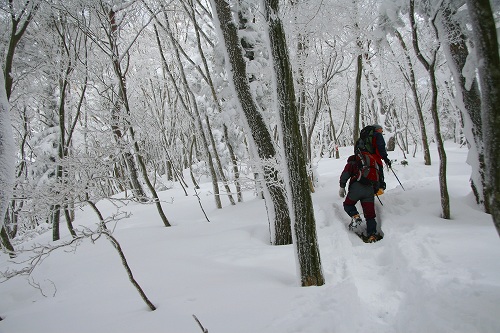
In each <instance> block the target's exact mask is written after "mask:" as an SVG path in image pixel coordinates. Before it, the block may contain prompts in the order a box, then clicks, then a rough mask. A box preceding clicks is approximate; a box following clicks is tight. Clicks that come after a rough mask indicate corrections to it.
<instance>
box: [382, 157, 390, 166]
mask: <svg viewBox="0 0 500 333" xmlns="http://www.w3.org/2000/svg"><path fill="white" fill-rule="evenodd" d="M384 162H385V164H386V165H387V166H388V167H389V168H390V167H391V160H390V159H388V158H387V157H386V158H384Z"/></svg>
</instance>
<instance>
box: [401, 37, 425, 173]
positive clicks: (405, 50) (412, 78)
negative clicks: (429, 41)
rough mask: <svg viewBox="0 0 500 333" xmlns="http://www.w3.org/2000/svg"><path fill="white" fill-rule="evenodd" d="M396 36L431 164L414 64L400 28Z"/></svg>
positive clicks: (423, 146) (423, 144)
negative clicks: (406, 67) (403, 57)
mask: <svg viewBox="0 0 500 333" xmlns="http://www.w3.org/2000/svg"><path fill="white" fill-rule="evenodd" d="M394 34H395V35H396V38H397V39H398V41H399V44H400V45H401V48H402V49H403V53H404V55H405V59H406V65H407V66H408V77H407V80H408V84H409V85H410V89H411V93H412V94H413V101H414V102H415V109H416V110H417V117H418V124H419V125H420V135H421V139H422V149H423V151H424V164H425V165H431V152H430V149H429V140H428V139H427V130H426V129H425V120H424V113H423V111H422V105H421V104H420V98H419V97H418V91H417V81H416V80H415V72H414V70H413V64H412V62H411V59H410V55H409V53H408V47H407V46H406V43H405V41H404V40H403V37H402V36H401V34H400V33H399V31H398V30H395V31H394Z"/></svg>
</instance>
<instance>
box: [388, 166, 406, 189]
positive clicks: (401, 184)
mask: <svg viewBox="0 0 500 333" xmlns="http://www.w3.org/2000/svg"><path fill="white" fill-rule="evenodd" d="M389 169H391V171H392V173H393V174H394V177H396V179H397V180H398V182H399V185H401V188H402V189H403V191H406V190H405V188H404V187H403V184H401V181H400V180H399V178H398V176H397V175H396V173H395V172H394V170H393V169H392V167H389Z"/></svg>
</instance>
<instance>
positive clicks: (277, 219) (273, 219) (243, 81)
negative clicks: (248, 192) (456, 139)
mask: <svg viewBox="0 0 500 333" xmlns="http://www.w3.org/2000/svg"><path fill="white" fill-rule="evenodd" d="M213 8H215V10H216V13H217V16H218V18H219V23H220V28H221V31H222V37H223V40H224V43H225V46H226V51H227V64H228V65H227V66H228V73H229V75H232V81H233V83H234V87H235V90H236V95H237V97H238V102H239V104H240V107H241V110H243V113H244V115H245V119H246V121H247V124H248V128H250V130H251V135H252V138H253V142H254V144H255V146H256V148H257V154H258V156H259V158H260V160H261V161H262V165H263V175H264V183H265V185H266V188H267V190H268V192H269V196H270V199H271V201H272V209H273V211H272V212H270V211H268V216H269V218H270V223H271V224H272V225H274V230H273V231H274V235H273V237H272V238H274V240H273V243H274V244H276V245H285V244H291V243H292V232H291V219H290V213H289V211H288V204H287V201H286V195H285V191H284V188H283V181H282V180H280V178H279V172H278V170H277V169H276V167H275V165H276V150H275V148H274V145H273V141H272V138H271V134H270V133H269V131H268V129H267V126H266V124H265V122H264V119H263V118H262V116H261V114H260V112H259V110H258V107H257V104H256V103H255V101H254V99H253V97H252V94H251V91H250V85H249V82H248V76H247V73H246V63H245V59H244V58H243V51H242V48H241V45H240V42H239V38H238V30H237V26H236V24H235V23H234V21H233V19H232V13H231V9H230V7H229V4H228V3H227V2H226V1H224V0H213ZM268 208H271V207H269V206H268Z"/></svg>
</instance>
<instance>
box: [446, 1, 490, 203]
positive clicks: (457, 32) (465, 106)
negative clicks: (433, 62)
mask: <svg viewBox="0 0 500 333" xmlns="http://www.w3.org/2000/svg"><path fill="white" fill-rule="evenodd" d="M449 6H451V4H449V5H448V6H447V7H445V8H444V9H443V12H442V13H441V14H440V16H439V18H440V20H439V23H440V25H439V27H440V28H441V29H440V30H441V31H442V33H441V34H440V35H441V36H443V34H444V36H443V44H444V46H445V47H446V52H445V55H446V59H447V63H448V66H449V67H450V69H451V73H452V75H453V80H454V83H455V88H456V91H457V106H458V108H459V110H460V112H461V113H462V116H463V117H464V118H466V119H468V120H469V121H467V122H466V123H465V126H464V132H465V136H466V138H467V141H468V142H469V144H470V145H472V146H473V148H472V149H469V156H470V158H471V159H473V160H476V161H478V163H479V168H475V167H473V168H472V175H471V179H470V181H471V187H472V189H473V193H474V195H475V197H476V202H477V203H478V204H479V205H482V206H483V208H484V210H485V212H487V213H489V212H490V207H489V200H488V198H487V193H486V191H485V186H486V185H485V174H484V173H485V165H484V145H483V126H482V123H481V96H480V92H479V87H478V85H477V80H475V79H474V80H473V82H472V83H471V85H470V87H469V88H467V87H466V82H465V77H464V76H463V75H462V70H463V68H464V67H465V63H466V61H467V57H468V56H469V50H468V48H467V43H466V41H467V37H466V36H465V34H464V33H463V32H462V30H461V28H460V25H459V23H458V22H457V21H456V19H454V15H455V14H456V13H455V11H453V10H452V9H451V8H450V7H449Z"/></svg>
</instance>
